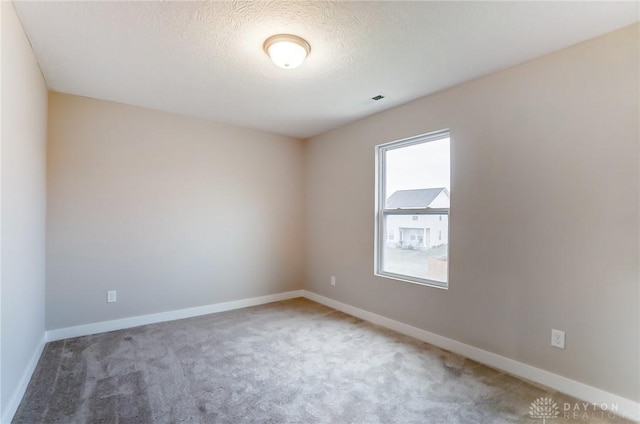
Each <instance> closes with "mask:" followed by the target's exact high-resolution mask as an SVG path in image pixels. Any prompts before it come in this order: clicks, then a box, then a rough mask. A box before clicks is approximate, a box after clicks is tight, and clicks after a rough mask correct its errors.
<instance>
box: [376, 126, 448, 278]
mask: <svg viewBox="0 0 640 424" xmlns="http://www.w3.org/2000/svg"><path fill="white" fill-rule="evenodd" d="M449 144H450V135H449V131H448V130H445V131H438V132H435V133H431V134H426V135H421V136H417V137H411V138H408V139H404V140H399V141H394V142H391V143H386V144H381V145H379V146H377V147H376V160H377V170H376V185H377V193H376V249H375V250H376V252H375V255H376V256H375V274H376V275H379V276H383V277H388V278H394V279H398V280H402V281H407V282H411V283H417V284H424V285H430V286H435V287H440V288H447V287H448V285H449V197H450V193H451V189H450V154H449ZM419 216H421V217H422V218H420V219H419V220H418V217H419ZM392 233H393V234H398V235H399V237H398V239H397V240H393V239H391V238H387V237H384V236H385V235H387V234H392ZM436 237H437V238H436Z"/></svg>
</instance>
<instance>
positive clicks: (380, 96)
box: [371, 94, 384, 101]
mask: <svg viewBox="0 0 640 424" xmlns="http://www.w3.org/2000/svg"><path fill="white" fill-rule="evenodd" d="M382 99H384V96H383V95H382V94H378V95H377V96H375V97H372V98H371V100H376V101H377V100H382Z"/></svg>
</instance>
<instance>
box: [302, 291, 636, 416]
mask: <svg viewBox="0 0 640 424" xmlns="http://www.w3.org/2000/svg"><path fill="white" fill-rule="evenodd" d="M303 292H304V297H306V298H307V299H309V300H313V301H314V302H317V303H320V304H323V305H325V306H328V307H330V308H333V309H337V310H338V311H341V312H344V313H346V314H349V315H353V316H354V317H357V318H360V319H363V320H365V321H369V322H372V323H374V324H377V325H380V326H382V327H386V328H389V329H391V330H395V331H397V332H398V333H402V334H405V335H407V336H410V337H413V338H415V339H418V340H421V341H423V342H427V343H429V344H432V345H434V346H437V347H440V348H442V349H445V350H448V351H450V352H454V353H457V354H459V355H462V356H465V357H467V358H470V359H473V360H474V361H477V362H480V363H482V364H485V365H488V366H490V367H493V368H497V369H499V370H502V371H505V372H507V373H509V374H511V375H514V376H517V377H520V378H524V379H526V380H529V381H533V382H536V383H539V384H542V385H544V386H547V387H549V388H551V389H553V390H557V391H558V392H561V393H565V394H567V395H569V396H573V397H575V398H577V399H581V400H584V401H585V402H588V403H590V404H596V405H602V404H606V405H617V407H618V410H617V411H616V412H617V414H618V415H620V416H623V417H625V418H629V419H631V420H634V421H640V403H638V402H634V401H632V400H629V399H626V398H623V397H620V396H617V395H615V394H613V393H609V392H606V391H604V390H600V389H597V388H595V387H592V386H589V385H587V384H584V383H580V382H579V381H575V380H571V379H569V378H567V377H563V376H561V375H558V374H554V373H551V372H549V371H545V370H543V369H540V368H536V367H533V366H531V365H527V364H524V363H522V362H518V361H514V360H513V359H509V358H506V357H504V356H500V355H497V354H495V353H491V352H488V351H486V350H482V349H479V348H477V347H474V346H471V345H468V344H464V343H461V342H458V341H455V340H452V339H448V338H446V337H442V336H439V335H437V334H434V333H430V332H428V331H425V330H422V329H420V328H417V327H413V326H411V325H408V324H404V323H402V322H399V321H395V320H392V319H390V318H387V317H384V316H382V315H378V314H374V313H372V312H369V311H365V310H364V309H360V308H356V307H355V306H351V305H347V304H346V303H342V302H338V301H337V300H333V299H330V298H328V297H325V296H321V295H319V294H316V293H313V292H310V291H308V290H304V291H303ZM534 400H535V399H532V401H534Z"/></svg>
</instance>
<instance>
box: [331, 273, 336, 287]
mask: <svg viewBox="0 0 640 424" xmlns="http://www.w3.org/2000/svg"><path fill="white" fill-rule="evenodd" d="M331 285H332V286H335V285H336V277H335V276H333V275H332V276H331Z"/></svg>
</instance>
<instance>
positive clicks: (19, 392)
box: [0, 334, 46, 424]
mask: <svg viewBox="0 0 640 424" xmlns="http://www.w3.org/2000/svg"><path fill="white" fill-rule="evenodd" d="M45 343H46V337H45V335H44V334H43V335H42V338H41V339H40V341H39V342H38V345H37V346H36V349H35V350H34V351H33V354H32V355H31V359H29V362H28V363H27V368H26V369H25V370H24V372H23V373H22V377H21V378H20V382H19V383H18V386H17V387H16V389H15V391H14V392H13V394H12V395H11V399H10V400H9V402H8V404H7V405H6V406H5V405H3V406H4V411H3V413H2V418H1V419H0V423H5V424H6V423H10V422H11V420H12V419H13V416H14V415H15V414H16V411H17V410H18V406H20V402H21V401H22V397H23V396H24V393H25V392H26V391H27V386H28V385H29V381H31V376H32V375H33V372H34V371H35V370H36V366H37V365H38V361H39V360H40V356H41V355H42V351H43V350H44V345H45Z"/></svg>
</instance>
